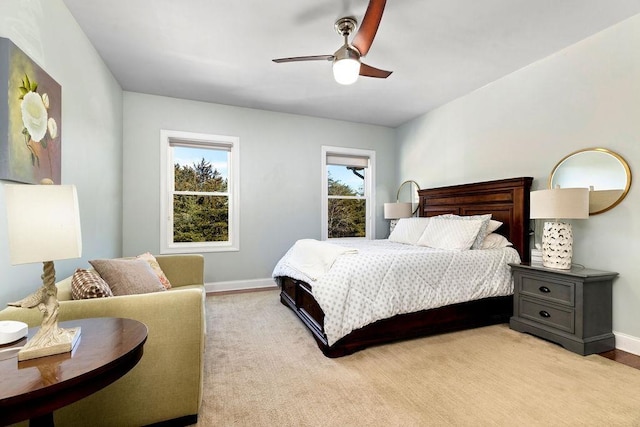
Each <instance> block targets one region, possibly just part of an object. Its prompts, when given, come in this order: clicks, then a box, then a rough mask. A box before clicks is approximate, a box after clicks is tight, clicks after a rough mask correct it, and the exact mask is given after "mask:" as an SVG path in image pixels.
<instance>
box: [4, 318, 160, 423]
mask: <svg viewBox="0 0 640 427" xmlns="http://www.w3.org/2000/svg"><path fill="white" fill-rule="evenodd" d="M60 326H61V327H63V328H71V327H77V326H80V327H81V328H82V331H81V336H80V342H79V343H78V344H77V345H76V347H75V348H74V350H73V351H71V352H69V353H62V354H56V355H53V356H47V357H41V358H38V359H32V360H26V361H23V362H18V358H17V356H14V357H12V358H9V359H5V360H0V425H2V426H4V425H7V424H12V423H15V422H18V421H22V420H26V419H30V420H31V421H30V425H32V426H33V425H53V411H55V410H56V409H59V408H61V407H63V406H66V405H68V404H70V403H73V402H75V401H77V400H80V399H82V398H83V397H86V396H88V395H90V394H92V393H95V392H96V391H98V390H100V389H102V388H104V387H106V386H107V385H109V384H111V383H112V382H114V381H116V380H117V379H118V378H120V377H122V376H123V375H124V374H126V373H127V372H129V371H130V370H131V369H132V368H133V367H134V366H135V365H136V364H137V363H138V361H140V359H141V358H142V353H143V346H144V343H145V341H146V340H147V327H146V325H145V324H144V323H141V322H138V321H137V320H132V319H119V318H110V317H104V318H96V319H82V320H73V321H69V322H62V323H60ZM37 329H38V328H33V330H30V331H29V337H31V336H33V334H34V333H35V332H36V331H37ZM25 342H26V340H25V339H23V340H22V341H21V342H18V343H16V344H14V345H16V346H18V345H24V343H25Z"/></svg>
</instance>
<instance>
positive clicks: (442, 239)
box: [418, 216, 483, 250]
mask: <svg viewBox="0 0 640 427" xmlns="http://www.w3.org/2000/svg"><path fill="white" fill-rule="evenodd" d="M482 224H483V221H482V220H479V219H477V220H472V219H469V220H466V221H460V220H458V219H452V218H443V217H441V216H439V217H432V218H431V221H429V224H427V227H426V228H425V230H424V233H422V236H420V239H419V240H418V245H419V246H428V247H430V248H436V249H455V250H467V249H469V248H471V245H473V243H474V242H475V240H476V237H477V236H478V232H479V231H480V227H481V226H482Z"/></svg>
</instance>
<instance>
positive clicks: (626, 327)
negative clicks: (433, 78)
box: [397, 16, 640, 352]
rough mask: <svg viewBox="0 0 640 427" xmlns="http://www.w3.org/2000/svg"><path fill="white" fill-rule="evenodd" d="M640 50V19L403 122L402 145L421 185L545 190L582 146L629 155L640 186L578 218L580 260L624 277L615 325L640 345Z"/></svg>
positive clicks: (405, 166) (407, 166) (408, 170)
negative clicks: (508, 182)
mask: <svg viewBox="0 0 640 427" xmlns="http://www.w3.org/2000/svg"><path fill="white" fill-rule="evenodd" d="M638 52H640V16H636V17H633V18H631V19H629V20H627V21H625V22H622V23H620V24H618V25H616V26H614V27H611V28H609V29H607V30H606V31H603V32H601V33H599V34H596V35H594V36H592V37H590V38H588V39H586V40H583V41H581V42H579V43H577V44H575V45H573V46H571V47H569V48H567V49H565V50H563V51H561V52H558V53H556V54H554V55H552V56H550V57H548V58H546V59H544V60H541V61H539V62H537V63H535V64H532V65H530V66H528V67H526V68H524V69H522V70H520V71H518V72H516V73H513V74H510V75H508V76H506V77H504V78H502V79H500V80H498V81H496V82H494V83H492V84H490V85H488V86H486V87H484V88H482V89H479V90H477V91H475V92H473V93H470V94H468V95H466V96H464V97H462V98H460V99H458V100H456V101H453V102H451V103H449V104H447V105H445V106H443V107H441V108H438V109H437V110H434V111H432V112H429V113H428V114H425V115H423V116H421V117H418V118H416V119H414V120H412V121H410V122H409V123H406V124H404V125H403V126H401V127H400V128H398V129H397V140H398V143H399V150H400V153H399V169H398V170H399V171H400V174H401V177H402V178H404V179H415V180H417V181H418V183H419V184H420V185H421V186H422V187H423V188H424V187H437V186H442V185H450V184H461V183H466V182H474V181H484V180H491V179H499V178H509V177H516V176H532V177H534V178H535V181H534V187H535V189H540V188H544V187H545V186H546V185H547V179H548V176H549V173H550V172H551V170H552V169H553V167H554V166H555V164H556V163H557V162H558V161H559V160H560V159H562V158H563V157H564V156H565V155H567V154H569V153H572V152H574V151H576V150H579V149H583V148H589V147H603V148H608V149H610V150H613V151H616V152H618V153H619V154H621V155H622V156H623V157H624V158H626V160H627V161H628V162H629V164H630V167H631V170H632V172H633V173H635V174H636V177H635V178H634V179H635V181H636V182H634V183H632V185H631V191H630V192H629V194H628V196H627V198H626V199H625V200H624V201H623V202H622V203H621V204H620V205H619V206H617V207H615V208H614V209H613V210H611V211H609V212H605V213H603V214H600V215H595V216H592V217H591V218H589V219H588V220H581V221H580V220H576V221H573V226H574V239H575V243H574V245H575V248H574V262H576V263H580V264H584V265H586V266H589V267H591V268H596V269H602V270H611V271H617V272H619V273H620V277H619V278H618V279H617V280H616V281H615V283H614V287H613V288H614V291H613V327H614V330H615V331H616V332H618V333H620V334H623V335H624V334H626V335H629V336H631V337H636V340H638V341H637V343H638V344H640V322H638V310H639V309H640V281H639V279H640V262H638V260H639V258H638V254H640V209H639V206H640V184H639V183H638V182H637V181H638V178H639V177H640V175H638V174H640V55H639V54H638ZM638 351H640V347H637V348H636V352H638Z"/></svg>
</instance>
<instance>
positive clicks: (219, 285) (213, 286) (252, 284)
mask: <svg viewBox="0 0 640 427" xmlns="http://www.w3.org/2000/svg"><path fill="white" fill-rule="evenodd" d="M277 287H278V285H276V282H275V280H273V279H253V280H231V281H229V282H212V283H205V285H204V289H205V291H206V292H207V293H216V292H228V291H247V290H252V289H264V288H277Z"/></svg>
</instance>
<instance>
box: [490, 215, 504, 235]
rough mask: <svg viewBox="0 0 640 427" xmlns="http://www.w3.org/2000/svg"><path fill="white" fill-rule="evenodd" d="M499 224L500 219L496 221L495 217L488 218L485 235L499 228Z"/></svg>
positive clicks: (500, 223)
mask: <svg viewBox="0 0 640 427" xmlns="http://www.w3.org/2000/svg"><path fill="white" fill-rule="evenodd" d="M501 225H502V222H500V221H496V220H495V219H492V220H489V225H488V226H487V236H488V235H489V234H491V233H493V232H494V231H496V230H497V229H498V228H500V226H501Z"/></svg>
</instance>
